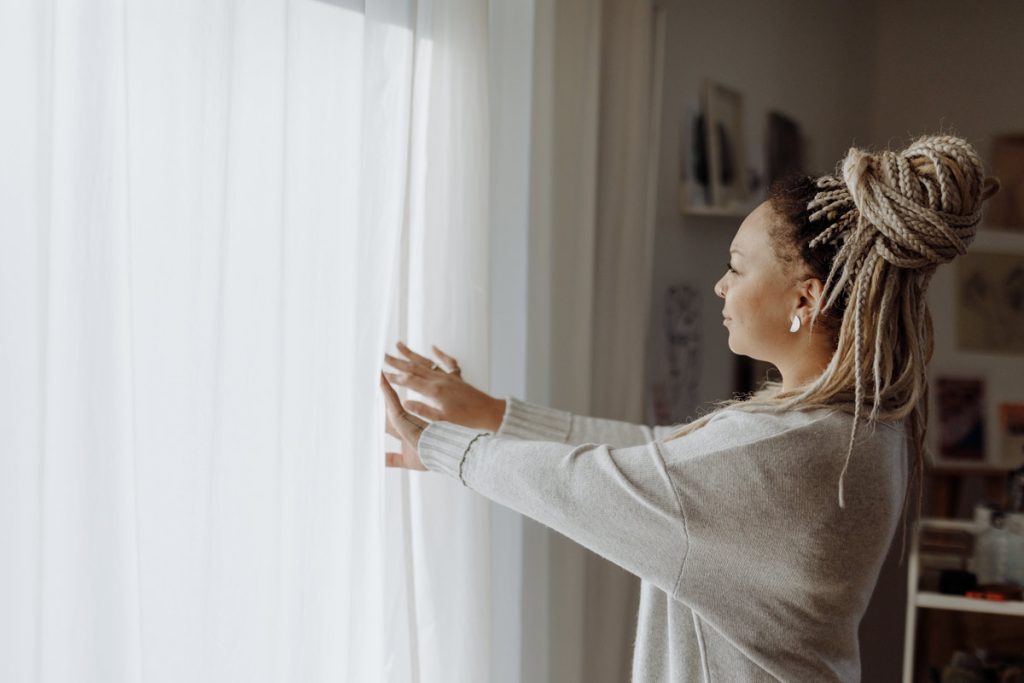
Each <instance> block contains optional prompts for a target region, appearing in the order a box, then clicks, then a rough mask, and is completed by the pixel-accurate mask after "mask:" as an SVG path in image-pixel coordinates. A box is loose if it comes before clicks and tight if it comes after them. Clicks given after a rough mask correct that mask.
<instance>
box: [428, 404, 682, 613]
mask: <svg viewBox="0 0 1024 683" xmlns="http://www.w3.org/2000/svg"><path fill="white" fill-rule="evenodd" d="M546 424H549V426H552V427H553V428H558V423H557V421H554V420H553V421H552V422H551V423H546ZM563 426H564V425H563ZM419 452H420V457H421V459H422V460H423V464H424V465H425V466H426V467H427V469H429V470H432V471H437V472H443V473H445V474H448V475H449V476H452V477H457V478H459V479H460V480H461V481H462V483H463V484H464V485H465V486H467V487H469V488H471V489H473V490H474V491H476V492H477V493H480V494H481V495H483V496H485V497H487V498H489V499H491V500H493V501H495V502H497V503H500V504H502V505H504V506H506V507H508V508H511V509H512V510H515V511H517V512H519V513H521V514H523V515H526V516H527V517H530V518H531V519H534V520H536V521H538V522H540V523H541V524H544V525H546V526H548V527H550V528H552V529H554V530H555V531H558V532H559V533H562V534H564V535H565V536H568V537H569V538H571V539H573V540H574V541H576V542H578V543H580V544H581V545H583V546H584V547H586V548H588V549H590V550H592V551H593V552H595V553H597V554H598V555H601V556H602V557H604V558H606V559H608V560H609V561H611V562H614V563H615V564H617V565H619V566H620V567H622V568H624V569H625V570H627V571H629V572H631V573H633V574H635V575H637V576H639V577H640V578H642V579H645V580H647V581H649V582H651V583H652V584H654V585H656V586H658V587H659V588H661V589H663V590H665V591H666V592H668V593H670V594H671V592H672V589H673V587H674V585H675V583H676V581H677V578H678V576H679V571H680V568H681V567H682V564H683V558H684V557H685V555H686V548H687V536H686V531H685V526H684V523H683V517H682V510H681V508H680V505H679V500H678V498H677V496H676V493H675V490H674V488H673V485H672V482H671V481H670V480H669V476H668V473H667V471H666V467H665V461H664V460H663V458H662V454H661V451H660V446H659V444H658V443H656V442H651V443H646V444H642V445H637V446H629V447H616V446H611V445H599V444H594V443H584V444H581V445H571V444H565V443H558V442H555V441H533V440H523V439H518V438H515V439H509V438H500V437H499V436H496V435H493V434H489V433H487V432H481V431H479V430H474V429H468V428H465V427H462V426H460V425H456V424H452V423H449V422H434V423H431V424H430V425H429V426H428V427H427V428H426V429H425V430H424V431H423V433H422V435H421V436H420V442H419Z"/></svg>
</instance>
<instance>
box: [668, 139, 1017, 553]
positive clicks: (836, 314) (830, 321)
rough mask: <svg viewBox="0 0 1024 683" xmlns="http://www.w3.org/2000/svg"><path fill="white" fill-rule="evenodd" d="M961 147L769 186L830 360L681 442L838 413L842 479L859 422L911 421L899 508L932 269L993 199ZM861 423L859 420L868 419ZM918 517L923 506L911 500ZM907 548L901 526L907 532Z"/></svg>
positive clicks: (914, 423) (914, 150) (850, 157)
mask: <svg viewBox="0 0 1024 683" xmlns="http://www.w3.org/2000/svg"><path fill="white" fill-rule="evenodd" d="M998 187H999V183H998V181H997V180H996V179H995V178H991V177H986V176H985V175H984V171H983V169H982V164H981V160H980V158H979V157H978V154H977V152H975V150H974V148H973V147H972V146H971V145H970V144H969V143H967V142H966V141H965V140H963V139H961V138H958V137H954V136H951V135H931V136H924V137H921V138H918V139H917V140H915V141H913V142H912V143H911V144H910V145H909V146H908V147H907V148H906V149H903V150H900V151H897V152H893V151H889V150H884V151H881V152H876V153H868V152H865V151H862V150H860V149H857V148H851V149H850V150H849V152H848V153H847V155H846V157H845V158H844V159H843V160H842V161H841V162H840V163H839V164H838V166H837V169H836V172H835V173H834V174H828V175H824V176H821V177H818V178H810V177H807V176H795V177H790V178H787V179H785V180H783V181H781V182H777V183H775V184H773V186H772V188H771V190H770V192H769V203H770V205H771V206H772V208H773V209H774V211H775V213H776V214H777V216H778V217H779V218H781V219H782V220H780V221H778V222H777V225H776V226H775V227H774V228H772V229H770V238H771V241H772V244H773V246H774V248H775V251H776V254H777V256H779V257H780V259H782V260H783V261H786V262H789V263H794V262H798V263H799V264H801V265H802V266H805V267H806V268H809V269H810V271H811V272H812V273H813V275H814V276H816V277H818V278H819V279H821V280H823V281H824V282H825V286H824V289H823V292H822V296H821V299H822V301H824V303H823V304H822V303H821V302H820V301H819V304H818V307H817V308H816V309H815V311H814V313H813V315H812V317H811V329H812V330H813V328H814V326H815V325H816V324H819V325H823V326H824V327H825V328H826V329H827V330H828V331H829V332H830V333H831V335H830V336H831V340H832V345H833V348H834V349H835V352H834V353H833V355H832V358H831V360H830V362H829V364H828V366H827V367H826V368H825V370H824V371H823V372H822V374H821V375H820V376H819V377H818V378H817V379H815V380H814V381H813V382H811V383H809V384H806V385H804V386H802V387H797V388H794V389H790V390H788V391H783V390H782V387H781V384H780V383H778V382H766V383H765V385H764V387H763V388H762V389H761V390H759V391H757V392H755V393H754V394H752V395H750V396H746V397H741V398H737V399H730V400H727V401H719V402H717V403H716V409H714V410H713V411H711V412H709V413H706V414H704V415H703V416H701V417H699V418H697V419H696V420H694V421H693V422H690V423H689V424H686V425H684V426H683V427H681V428H680V429H679V430H677V431H676V433H675V434H673V435H672V436H671V437H669V438H670V439H671V438H676V437H679V436H683V435H685V434H689V433H690V432H693V431H695V430H697V429H700V428H701V427H703V426H704V425H705V424H707V422H709V421H710V420H711V419H712V418H713V417H714V415H715V414H716V413H718V412H720V411H721V410H724V409H726V408H732V409H734V410H735V409H738V410H745V411H749V412H777V411H784V410H792V409H797V410H812V409H816V408H826V407H827V408H838V409H840V410H843V411H845V412H848V413H852V415H853V427H852V430H851V434H850V441H849V447H848V449H847V453H846V461H845V463H844V465H843V470H842V473H841V474H840V476H839V496H838V498H839V506H840V507H845V499H844V492H843V481H844V479H845V476H846V471H847V469H848V467H849V464H850V457H851V456H852V454H853V446H854V442H855V439H856V436H857V430H858V427H859V425H860V422H861V420H862V419H866V420H867V422H868V423H870V424H871V426H872V428H874V424H875V423H876V422H879V421H881V422H898V421H900V420H903V419H906V420H907V421H906V428H907V430H908V437H909V442H910V446H911V447H910V456H911V458H912V468H913V469H912V472H911V477H910V479H909V480H908V482H907V491H906V494H905V496H904V500H903V510H904V511H905V510H906V504H907V501H908V499H909V497H910V494H911V491H912V488H911V487H912V485H913V484H914V483H915V482H916V484H917V488H918V493H920V488H921V484H922V479H923V470H924V457H925V448H926V447H925V430H926V428H927V422H928V401H927V394H928V377H927V364H928V362H929V361H930V360H931V357H932V352H933V350H934V338H933V329H932V320H931V314H930V312H929V310H928V305H927V298H926V292H927V288H928V284H929V282H930V280H931V277H932V275H933V274H934V272H935V269H936V268H937V267H938V266H939V265H941V264H943V263H948V262H949V261H951V260H952V259H953V258H954V257H956V256H957V255H960V254H964V253H966V251H967V247H968V246H969V245H970V243H971V242H972V240H973V239H974V236H975V233H976V230H977V226H978V223H979V222H980V220H981V208H982V202H983V201H984V200H985V199H988V198H989V197H991V196H992V195H993V194H994V193H995V192H996V191H997V189H998ZM864 413H867V415H866V417H863V414H864ZM918 506H919V508H918V516H919V515H920V498H919V499H918ZM903 540H904V547H905V544H906V528H905V527H904V538H903Z"/></svg>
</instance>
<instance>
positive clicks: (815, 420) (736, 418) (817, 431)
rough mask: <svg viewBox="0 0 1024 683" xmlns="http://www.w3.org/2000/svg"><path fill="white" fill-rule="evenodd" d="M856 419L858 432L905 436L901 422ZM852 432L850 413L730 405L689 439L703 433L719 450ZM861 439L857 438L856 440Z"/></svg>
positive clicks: (809, 441)
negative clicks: (763, 408)
mask: <svg viewBox="0 0 1024 683" xmlns="http://www.w3.org/2000/svg"><path fill="white" fill-rule="evenodd" d="M860 419H861V424H860V425H859V427H858V432H859V433H867V434H870V435H877V436H879V437H883V438H884V439H885V440H891V439H894V438H900V437H901V436H903V435H905V429H904V423H903V421H899V422H882V421H874V422H867V421H866V420H865V419H864V417H863V416H861V418H860ZM852 429H853V415H852V413H850V412H846V411H845V410H843V409H840V408H835V407H822V408H807V409H789V410H779V411H767V410H757V411H754V410H744V409H742V408H737V407H732V406H730V407H727V408H723V409H721V410H719V411H717V412H716V413H715V414H714V415H713V416H712V417H711V419H710V420H709V421H708V422H707V424H706V425H705V426H704V428H703V429H699V430H697V431H695V432H693V433H692V434H691V435H690V436H697V435H699V434H700V433H701V432H705V434H704V436H703V439H701V440H702V441H705V440H706V441H709V442H713V443H717V444H719V445H720V446H722V447H731V446H736V445H742V444H753V443H755V442H758V441H765V440H772V441H778V440H781V441H792V442H793V444H794V445H800V444H808V445H809V444H813V443H820V441H821V440H822V439H825V438H828V437H837V438H838V437H842V438H843V439H849V434H850V432H851V430H852ZM861 440H862V439H861V437H858V441H861Z"/></svg>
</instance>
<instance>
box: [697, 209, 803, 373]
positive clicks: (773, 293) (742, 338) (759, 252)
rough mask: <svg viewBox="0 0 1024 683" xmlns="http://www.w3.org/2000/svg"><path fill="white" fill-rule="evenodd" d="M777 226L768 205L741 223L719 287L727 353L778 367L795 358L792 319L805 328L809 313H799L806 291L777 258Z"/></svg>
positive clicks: (717, 292) (795, 276)
mask: <svg viewBox="0 0 1024 683" xmlns="http://www.w3.org/2000/svg"><path fill="white" fill-rule="evenodd" d="M775 220H778V218H776V214H775V212H774V210H773V209H772V208H771V206H770V205H769V203H768V202H764V203H762V204H761V205H760V206H758V207H757V208H756V209H754V210H753V211H752V212H750V214H749V215H748V216H747V217H746V218H745V219H744V220H743V223H742V224H740V227H739V230H737V232H736V236H735V237H734V238H733V240H732V245H730V247H729V263H728V264H727V266H728V270H727V271H726V273H725V275H723V276H722V279H720V280H719V281H718V282H717V283H716V284H715V293H716V294H718V296H720V297H722V298H723V299H725V304H724V306H723V308H722V315H723V316H724V317H725V319H724V320H723V324H724V325H725V326H726V329H728V330H729V349H730V350H731V351H732V352H733V353H736V354H740V355H744V356H750V357H751V358H755V359H757V360H763V361H768V362H769V363H774V364H776V365H779V361H780V360H783V359H785V358H786V357H787V356H788V355H790V354H792V353H793V352H794V350H795V349H794V336H795V335H793V334H792V333H791V332H790V331H789V327H790V325H791V324H792V322H793V315H794V314H800V315H801V320H802V322H803V323H804V324H807V323H808V322H809V320H808V319H806V318H805V317H804V313H805V312H806V308H804V309H800V308H798V307H799V306H800V305H801V302H803V303H806V301H805V300H802V298H801V297H802V290H801V287H800V286H799V283H798V281H799V278H798V277H797V275H795V274H793V275H791V274H790V272H789V271H790V267H789V266H788V265H787V264H786V263H785V262H783V261H781V260H780V259H779V258H778V257H777V256H776V254H775V249H773V248H772V245H771V243H770V241H769V233H768V230H769V226H770V225H771V224H772V221H775Z"/></svg>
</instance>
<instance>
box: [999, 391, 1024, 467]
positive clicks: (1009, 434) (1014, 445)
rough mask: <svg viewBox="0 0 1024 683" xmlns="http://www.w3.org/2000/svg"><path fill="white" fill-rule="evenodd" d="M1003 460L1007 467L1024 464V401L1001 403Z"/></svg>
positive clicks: (1000, 418) (1001, 463) (1000, 420)
mask: <svg viewBox="0 0 1024 683" xmlns="http://www.w3.org/2000/svg"><path fill="white" fill-rule="evenodd" d="M999 431H1000V434H999V436H1000V441H1001V445H1002V448H1001V452H1000V456H1001V462H1000V463H999V464H1000V465H1004V466H1006V467H1020V466H1021V465H1024V403H1001V404H1000V405H999Z"/></svg>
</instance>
